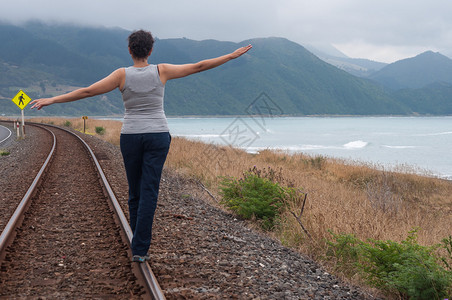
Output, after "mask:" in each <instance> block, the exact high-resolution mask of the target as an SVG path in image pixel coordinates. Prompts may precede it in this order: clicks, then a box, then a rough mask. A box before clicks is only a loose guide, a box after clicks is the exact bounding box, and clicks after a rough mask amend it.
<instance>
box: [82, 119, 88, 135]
mask: <svg viewBox="0 0 452 300" xmlns="http://www.w3.org/2000/svg"><path fill="white" fill-rule="evenodd" d="M82 119H83V133H86V132H85V128H86V127H85V121H86V120H87V119H88V116H83V117H82Z"/></svg>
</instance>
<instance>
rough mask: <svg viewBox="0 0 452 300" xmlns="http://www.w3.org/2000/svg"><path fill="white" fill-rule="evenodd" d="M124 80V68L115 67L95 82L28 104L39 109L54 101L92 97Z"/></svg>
mask: <svg viewBox="0 0 452 300" xmlns="http://www.w3.org/2000/svg"><path fill="white" fill-rule="evenodd" d="M124 80H125V70H124V69H123V68H121V69H117V70H116V71H114V72H112V73H111V74H110V75H108V76H107V77H105V78H103V79H101V80H99V81H98V82H96V83H93V84H92V85H90V86H88V87H84V88H80V89H77V90H75V91H72V92H70V93H67V94H63V95H59V96H55V97H52V98H41V99H36V100H33V101H32V102H31V103H30V104H33V106H32V107H31V108H32V109H33V108H37V109H38V110H40V109H41V108H43V107H44V106H47V105H51V104H54V103H65V102H71V101H76V100H80V99H83V98H87V97H93V96H97V95H100V94H105V93H108V92H110V91H112V90H114V89H115V88H118V87H120V86H121V85H122V84H123V82H124Z"/></svg>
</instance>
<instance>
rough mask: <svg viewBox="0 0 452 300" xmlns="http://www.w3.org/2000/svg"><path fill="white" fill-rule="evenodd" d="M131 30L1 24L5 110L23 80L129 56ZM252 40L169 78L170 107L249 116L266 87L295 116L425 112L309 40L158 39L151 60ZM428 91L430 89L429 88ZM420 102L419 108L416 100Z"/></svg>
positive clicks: (80, 81) (89, 70)
mask: <svg viewBox="0 0 452 300" xmlns="http://www.w3.org/2000/svg"><path fill="white" fill-rule="evenodd" d="M128 34H129V32H128V31H126V30H123V29H119V28H112V29H106V28H86V27H75V26H68V25H64V26H63V25H61V26H56V25H53V26H49V25H43V24H39V23H33V24H27V25H24V26H22V27H18V26H12V25H8V24H0V113H3V114H7V115H8V114H16V113H17V111H18V108H17V107H15V105H14V104H13V103H12V102H11V100H10V99H11V98H12V97H13V96H14V95H15V94H16V93H17V91H18V90H19V89H20V88H21V89H24V90H25V91H26V92H27V94H28V95H29V96H31V97H32V98H37V97H43V96H51V95H56V94H60V93H64V92H67V91H69V90H71V89H74V88H75V87H78V86H85V85H88V84H90V83H92V82H94V81H96V80H99V79H101V78H102V77H104V76H106V75H108V74H109V73H110V72H111V71H113V70H114V69H116V68H119V67H123V66H128V65H130V63H131V59H130V56H129V54H128V51H127V36H128ZM248 43H251V44H253V49H252V50H251V51H250V52H249V53H248V54H246V55H245V56H243V57H241V58H239V59H237V60H234V61H231V62H229V63H227V64H225V65H223V66H220V67H219V68H217V69H213V70H209V71H206V72H203V73H199V74H195V75H192V76H190V77H187V78H181V79H176V80H173V81H170V82H168V83H167V86H166V91H165V110H166V112H167V114H168V115H231V114H239V115H244V114H246V109H247V107H248V106H249V105H250V104H251V103H252V102H253V101H254V100H255V99H256V97H258V96H259V95H261V94H262V93H265V95H267V96H268V97H269V98H271V100H272V101H274V102H275V103H276V104H277V105H278V106H279V107H280V109H281V111H282V113H284V114H287V115H312V114H339V115H341V114H342V115H345V114H347V115H375V114H411V113H412V112H413V111H415V112H417V113H421V114H422V113H423V111H422V109H419V105H418V101H419V100H416V101H417V102H416V103H412V98H411V94H410V93H409V91H406V92H405V93H399V94H395V93H393V92H388V91H387V90H385V88H383V87H382V86H380V85H379V84H377V83H375V82H373V81H370V80H367V79H362V78H358V77H355V76H352V75H350V74H348V73H346V72H344V71H342V70H339V69H338V68H336V67H334V66H332V65H330V64H328V63H325V62H324V61H322V60H320V59H318V58H317V57H316V56H315V55H313V54H312V53H310V52H309V51H307V50H306V49H305V48H304V47H302V46H301V45H299V44H296V43H294V42H291V41H289V40H287V39H283V38H261V39H252V40H248V41H243V42H241V43H233V42H222V41H216V40H205V41H193V40H190V39H186V38H180V39H157V40H156V43H155V46H154V51H153V54H152V56H151V60H150V62H151V63H160V62H168V63H176V64H177V63H190V62H196V61H199V60H202V59H205V58H211V57H215V56H218V55H223V54H226V53H228V52H231V51H233V50H235V49H236V48H237V47H239V46H242V45H246V44H248ZM425 93H426V94H428V93H429V92H428V90H426V91H425ZM429 95H430V94H429ZM432 97H433V98H434V97H435V96H432ZM433 98H432V99H433ZM432 99H430V100H432ZM402 100H403V101H402ZM432 101H434V99H433V100H432ZM432 103H433V102H432ZM434 103H437V104H438V105H442V106H444V105H445V106H446V107H447V106H449V107H450V106H451V104H450V101H447V100H444V99H443V100H442V101H436V102H435V101H434ZM413 105H414V106H415V107H416V110H413V109H412V106H413ZM26 110H27V108H26ZM122 111H123V108H122V100H121V96H120V93H119V92H118V91H114V92H111V93H109V94H107V95H105V96H102V97H101V96H99V97H95V98H94V99H85V100H81V101H77V102H74V103H67V104H59V105H53V106H50V107H46V108H44V109H43V110H41V111H39V112H36V111H29V110H27V114H28V115H80V114H88V115H111V114H121V113H122ZM437 111H445V110H444V109H438V110H437ZM425 113H432V112H431V110H430V111H425Z"/></svg>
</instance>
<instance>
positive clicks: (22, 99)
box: [12, 90, 31, 110]
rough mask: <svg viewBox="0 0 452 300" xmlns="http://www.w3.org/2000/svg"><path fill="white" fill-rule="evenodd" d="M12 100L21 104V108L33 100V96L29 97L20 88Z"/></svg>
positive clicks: (18, 104)
mask: <svg viewBox="0 0 452 300" xmlns="http://www.w3.org/2000/svg"><path fill="white" fill-rule="evenodd" d="M12 101H13V102H14V103H15V104H16V105H17V106H19V108H20V109H22V110H23V109H24V108H25V106H27V104H28V103H29V102H30V101H31V98H30V97H28V95H27V94H25V93H24V92H23V91H22V90H20V91H19V92H18V93H17V95H16V96H14V98H13V99H12Z"/></svg>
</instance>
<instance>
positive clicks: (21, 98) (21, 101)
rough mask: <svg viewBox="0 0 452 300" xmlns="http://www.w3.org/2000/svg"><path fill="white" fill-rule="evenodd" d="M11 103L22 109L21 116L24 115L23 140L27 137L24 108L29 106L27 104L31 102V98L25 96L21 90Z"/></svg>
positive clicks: (22, 125)
mask: <svg viewBox="0 0 452 300" xmlns="http://www.w3.org/2000/svg"><path fill="white" fill-rule="evenodd" d="M11 101H13V102H14V104H16V105H17V106H18V107H19V108H20V109H21V115H22V123H21V135H22V138H24V137H25V117H24V108H25V106H27V104H28V103H29V102H30V101H31V98H30V97H28V95H27V94H25V93H24V92H23V91H22V90H20V91H19V92H18V93H17V94H16V96H14V98H13V99H11Z"/></svg>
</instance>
